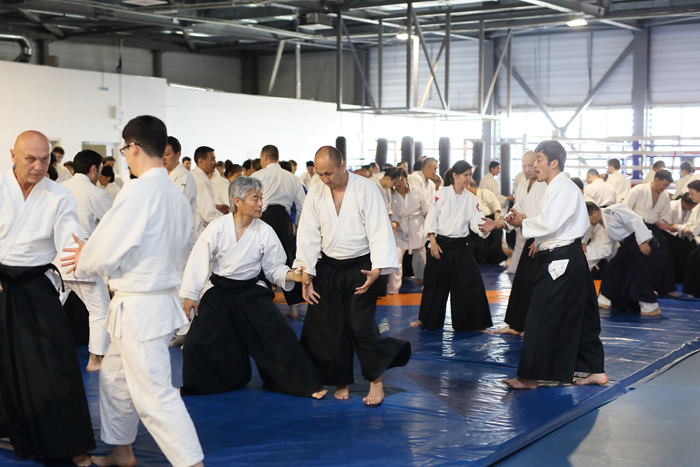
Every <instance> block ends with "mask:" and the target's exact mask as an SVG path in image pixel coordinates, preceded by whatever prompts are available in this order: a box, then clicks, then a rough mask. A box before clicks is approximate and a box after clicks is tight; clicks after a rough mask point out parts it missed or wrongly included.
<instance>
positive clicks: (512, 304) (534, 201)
mask: <svg viewBox="0 0 700 467" xmlns="http://www.w3.org/2000/svg"><path fill="white" fill-rule="evenodd" d="M522 163H523V172H522V173H523V174H524V176H525V181H524V182H522V183H521V184H520V185H519V186H518V189H517V191H516V192H515V204H514V205H513V209H514V210H516V211H517V212H519V213H521V214H523V215H524V216H525V218H532V217H537V216H538V215H539V214H540V204H541V202H542V198H543V197H544V194H545V192H546V191H547V183H546V182H544V181H538V180H537V172H536V171H535V153H534V151H527V152H525V154H523V159H522ZM499 222H500V227H501V228H509V229H513V227H512V226H510V225H508V226H506V222H505V221H504V220H500V221H499ZM494 224H495V223H494V222H491V221H490V220H487V221H485V222H484V224H483V225H482V226H481V230H482V231H483V232H489V231H491V229H493V228H494V227H496V226H497V225H494ZM517 230H518V234H519V235H520V236H522V235H521V234H520V230H521V229H520V228H518V229H517ZM523 241H524V244H523V246H522V247H521V248H520V253H519V257H518V258H517V259H516V261H517V264H518V266H517V269H516V270H515V277H514V278H513V285H512V286H511V289H510V297H509V298H508V308H507V309H506V316H505V322H506V324H507V326H505V327H503V328H501V329H499V330H498V331H496V332H497V333H501V334H505V333H507V334H514V335H520V334H521V333H522V332H523V331H524V330H525V322H526V320H527V313H528V311H529V309H530V300H531V298H532V287H533V284H534V282H535V276H537V273H538V271H539V268H540V261H539V257H538V256H536V253H537V248H536V246H535V239H534V238H529V239H527V240H525V239H524V238H523ZM516 250H517V249H516ZM513 255H514V256H515V252H514V253H513ZM511 261H512V260H511Z"/></svg>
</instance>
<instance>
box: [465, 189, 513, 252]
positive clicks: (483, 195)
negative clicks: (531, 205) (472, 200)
mask: <svg viewBox="0 0 700 467" xmlns="http://www.w3.org/2000/svg"><path fill="white" fill-rule="evenodd" d="M467 190H469V192H470V193H472V194H473V195H474V196H476V199H477V200H478V202H479V206H480V207H481V210H482V211H483V212H484V214H483V215H484V218H485V219H491V220H493V221H494V222H495V223H496V224H497V225H499V226H500V225H501V224H502V222H501V217H500V216H501V204H500V203H499V202H498V198H496V195H494V194H493V193H492V192H490V191H489V190H484V189H479V188H478V185H477V183H476V181H475V180H472V181H470V182H469V185H467ZM469 237H470V238H469V246H470V247H471V248H472V251H473V253H474V258H475V259H476V262H477V263H479V264H500V263H502V262H503V261H505V260H507V259H508V255H506V254H505V252H504V251H503V230H501V228H500V227H499V228H496V229H494V230H493V231H492V233H491V235H489V236H488V237H486V238H482V237H481V236H480V235H479V232H472V233H470V234H469Z"/></svg>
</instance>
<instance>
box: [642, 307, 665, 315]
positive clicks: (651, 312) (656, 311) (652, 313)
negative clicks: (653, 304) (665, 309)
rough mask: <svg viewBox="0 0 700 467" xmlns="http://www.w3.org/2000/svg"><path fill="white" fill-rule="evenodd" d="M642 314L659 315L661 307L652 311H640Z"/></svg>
mask: <svg viewBox="0 0 700 467" xmlns="http://www.w3.org/2000/svg"><path fill="white" fill-rule="evenodd" d="M640 315H642V316H659V315H661V308H657V309H656V310H654V311H650V312H649V313H640Z"/></svg>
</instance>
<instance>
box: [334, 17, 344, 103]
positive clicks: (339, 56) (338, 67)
mask: <svg viewBox="0 0 700 467" xmlns="http://www.w3.org/2000/svg"><path fill="white" fill-rule="evenodd" d="M337 19H338V26H336V31H335V33H336V36H335V44H336V53H335V99H336V105H337V108H338V110H341V108H342V106H343V12H342V11H341V10H340V9H339V10H338V17H337Z"/></svg>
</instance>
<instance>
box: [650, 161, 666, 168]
mask: <svg viewBox="0 0 700 467" xmlns="http://www.w3.org/2000/svg"><path fill="white" fill-rule="evenodd" d="M652 167H653V168H655V169H659V168H661V167H666V163H665V162H664V161H656V162H654V165H652Z"/></svg>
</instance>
